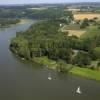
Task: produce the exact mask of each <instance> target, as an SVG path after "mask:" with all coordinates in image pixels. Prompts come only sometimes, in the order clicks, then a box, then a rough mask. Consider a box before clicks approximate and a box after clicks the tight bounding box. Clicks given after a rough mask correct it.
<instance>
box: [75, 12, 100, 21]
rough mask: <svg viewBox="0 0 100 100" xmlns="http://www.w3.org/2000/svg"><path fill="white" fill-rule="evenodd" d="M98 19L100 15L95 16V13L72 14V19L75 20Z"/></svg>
mask: <svg viewBox="0 0 100 100" xmlns="http://www.w3.org/2000/svg"><path fill="white" fill-rule="evenodd" d="M95 17H97V18H100V14H95V13H93V14H92V13H83V14H82V13H78V14H74V18H75V20H83V19H84V18H88V19H93V18H95Z"/></svg>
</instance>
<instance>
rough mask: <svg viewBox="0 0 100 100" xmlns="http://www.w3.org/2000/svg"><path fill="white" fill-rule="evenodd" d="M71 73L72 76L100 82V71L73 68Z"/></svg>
mask: <svg viewBox="0 0 100 100" xmlns="http://www.w3.org/2000/svg"><path fill="white" fill-rule="evenodd" d="M70 72H71V73H72V74H75V75H79V76H82V77H85V78H88V79H93V80H99V81H100V71H96V70H91V69H88V68H80V67H73V68H72V70H70Z"/></svg>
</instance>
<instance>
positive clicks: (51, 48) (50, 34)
mask: <svg viewBox="0 0 100 100" xmlns="http://www.w3.org/2000/svg"><path fill="white" fill-rule="evenodd" d="M60 23H61V22H60V20H45V21H40V22H37V23H36V24H34V25H32V26H31V27H30V28H29V29H28V30H27V31H25V32H18V33H17V34H16V37H15V38H13V39H12V40H11V45H10V48H11V50H12V51H13V52H14V53H16V54H17V55H19V56H20V57H22V58H26V59H27V60H32V59H34V57H42V56H47V57H48V58H49V59H52V60H54V61H59V60H62V61H64V62H66V63H67V64H73V65H78V66H80V67H88V68H91V69H95V68H94V66H92V64H91V62H92V60H98V59H100V34H98V32H99V31H100V28H99V27H96V29H95V31H97V33H95V35H93V37H88V36H87V37H86V38H82V39H79V38H77V37H76V36H68V33H65V32H61V31H60V30H59V29H60V28H61V27H62V26H61V25H60ZM90 65H91V66H90ZM99 65H100V61H98V65H97V67H96V69H98V66H99Z"/></svg>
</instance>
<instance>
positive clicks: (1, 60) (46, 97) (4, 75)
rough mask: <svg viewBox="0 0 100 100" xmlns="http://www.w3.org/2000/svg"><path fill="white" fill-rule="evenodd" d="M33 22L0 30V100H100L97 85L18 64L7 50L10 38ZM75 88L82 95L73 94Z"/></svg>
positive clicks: (28, 65)
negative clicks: (49, 76) (50, 78)
mask: <svg viewBox="0 0 100 100" xmlns="http://www.w3.org/2000/svg"><path fill="white" fill-rule="evenodd" d="M32 23H34V21H31V20H26V21H25V22H24V23H21V24H17V25H13V26H11V27H9V28H4V29H0V100H100V82H97V81H93V80H88V79H85V78H81V77H76V76H73V75H64V74H61V73H57V72H56V71H52V70H48V69H46V68H42V67H41V66H40V65H38V64H35V63H29V62H26V61H21V60H19V59H18V58H17V57H15V56H14V55H13V54H12V53H11V52H10V51H9V44H10V39H11V38H12V37H14V36H15V34H16V32H17V31H25V30H26V29H28V28H29V27H30V25H31V24H32ZM49 73H51V77H52V80H51V81H50V80H48V74H49ZM78 86H80V87H81V91H82V94H77V93H76V89H77V87H78Z"/></svg>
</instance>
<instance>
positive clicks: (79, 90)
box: [76, 86, 82, 94]
mask: <svg viewBox="0 0 100 100" xmlns="http://www.w3.org/2000/svg"><path fill="white" fill-rule="evenodd" d="M76 93H78V94H82V91H81V89H80V86H79V87H78V88H77V90H76Z"/></svg>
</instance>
